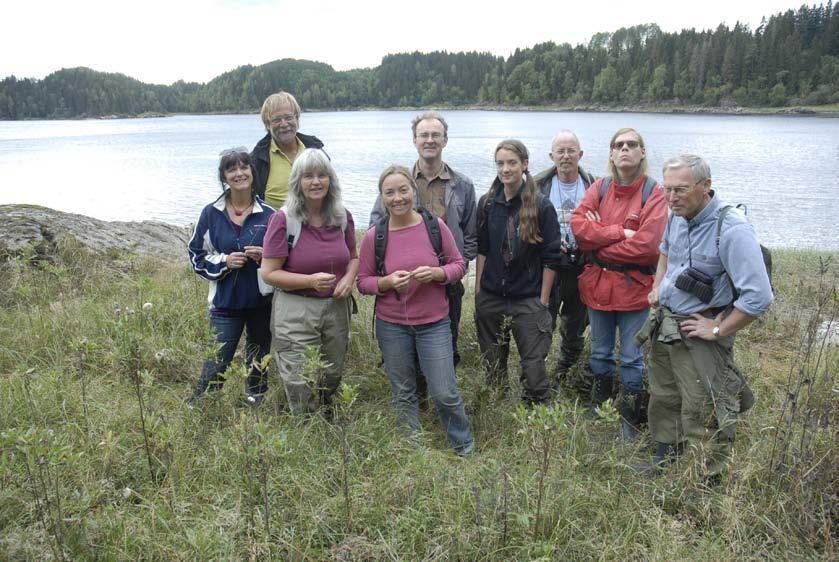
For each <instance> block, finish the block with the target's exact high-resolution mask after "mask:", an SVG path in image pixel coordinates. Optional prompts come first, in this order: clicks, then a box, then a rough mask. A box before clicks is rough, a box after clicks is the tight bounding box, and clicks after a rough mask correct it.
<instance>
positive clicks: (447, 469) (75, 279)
mask: <svg viewBox="0 0 839 562" xmlns="http://www.w3.org/2000/svg"><path fill="white" fill-rule="evenodd" d="M776 254H777V255H776V262H777V265H776V270H777V272H776V274H775V280H774V282H775V286H776V290H777V300H776V303H775V304H774V305H773V307H772V309H771V312H770V313H769V314H768V315H767V317H766V318H765V319H763V320H762V321H760V322H757V323H755V324H753V325H752V326H750V327H749V328H748V329H747V330H746V332H745V333H743V334H741V335H740V336H739V337H738V344H737V350H736V353H737V357H738V360H739V361H740V363H741V365H742V366H743V367H744V370H745V372H746V373H747V376H748V377H749V379H750V381H751V383H752V385H753V387H754V389H755V393H756V395H757V397H758V402H757V405H756V406H755V408H754V410H753V411H752V412H750V413H749V414H748V415H747V416H746V417H745V418H744V419H743V421H742V423H741V424H740V427H739V430H738V439H737V443H736V444H735V456H734V459H733V462H732V465H731V469H730V471H729V473H728V474H727V475H726V477H725V479H724V481H723V484H722V485H721V486H720V487H718V488H716V489H713V490H707V489H704V488H703V487H702V486H700V485H699V484H698V483H697V482H696V481H695V479H694V478H692V477H691V470H689V469H688V468H689V467H682V466H676V467H675V468H674V469H673V470H671V471H669V472H668V473H667V474H665V475H664V476H662V477H661V478H658V479H638V478H636V477H631V476H628V475H627V474H625V471H624V468H625V466H626V465H627V464H631V463H633V462H636V461H638V460H640V459H642V458H643V457H645V456H646V455H647V453H648V451H647V446H648V445H649V443H642V444H640V445H635V446H624V445H622V444H620V443H619V442H617V441H616V439H615V438H616V437H617V436H618V433H619V431H620V428H619V426H618V424H617V421H616V420H615V419H613V418H610V417H608V416H607V418H608V419H606V420H601V421H598V422H594V423H592V422H586V421H584V419H583V416H582V413H583V409H582V407H580V406H577V405H575V404H574V403H572V402H570V401H565V402H563V403H562V404H560V405H559V406H558V408H559V409H558V410H555V411H554V412H552V413H551V412H548V411H544V412H542V411H540V412H537V413H536V414H535V416H531V417H529V418H528V417H527V414H525V413H522V412H519V413H518V414H517V407H518V402H519V401H518V398H517V396H516V392H517V390H518V389H517V388H514V391H513V392H511V393H508V394H498V393H497V392H493V391H492V390H491V389H490V388H488V387H487V385H486V384H485V382H484V380H483V374H482V372H481V370H480V366H479V361H478V352H477V344H476V341H475V335H474V329H473V327H472V324H471V322H470V321H469V319H470V318H472V312H473V310H472V308H471V306H472V305H471V304H470V303H471V299H470V298H468V297H467V298H466V300H465V303H466V307H465V310H464V315H463V317H464V320H463V327H462V331H463V334H462V354H463V356H464V357H463V362H462V364H461V366H460V367H459V368H458V376H459V384H460V388H461V391H462V394H463V397H464V400H465V402H466V404H467V408H468V411H469V413H470V415H471V416H472V419H473V423H474V430H475V438H476V443H477V445H478V452H477V454H476V455H475V456H474V457H472V458H467V459H461V458H459V457H457V456H456V455H455V454H454V453H453V452H451V450H450V448H449V446H448V444H447V443H446V440H445V436H444V434H443V432H442V431H441V430H440V429H439V427H438V425H439V424H438V422H437V419H436V416H434V415H433V413H431V414H427V415H424V416H423V419H422V422H423V427H424V429H425V431H424V433H423V434H422V435H421V436H420V438H418V439H415V440H408V441H406V440H405V439H404V438H403V437H402V436H401V435H400V434H399V433H398V432H397V431H396V430H395V427H394V417H393V414H392V410H391V407H390V405H389V398H390V389H389V384H388V381H387V377H386V376H385V374H384V372H383V371H382V370H381V368H380V367H379V359H378V358H379V353H378V350H377V347H376V342H375V341H374V339H373V337H372V329H371V320H372V302H371V301H370V300H369V299H361V310H360V314H359V315H358V316H356V317H355V318H354V321H353V334H352V340H351V346H350V357H349V360H348V362H347V370H346V375H345V382H346V383H347V384H349V385H351V388H353V393H354V394H353V396H352V397H351V400H350V402H351V405H352V408H351V409H349V408H347V409H344V410H342V411H341V412H340V416H339V417H340V423H339V424H337V425H335V424H331V423H328V422H327V421H326V420H325V419H323V418H322V417H321V416H312V417H302V418H298V417H292V416H290V415H289V414H288V413H287V412H286V410H285V409H284V408H282V407H281V404H282V402H283V398H282V394H281V392H282V388H281V385H280V384H279V381H278V380H277V378H276V376H274V375H272V380H271V391H270V393H271V394H272V396H269V398H268V400H267V401H266V403H265V405H263V406H262V407H261V408H259V409H257V410H251V409H249V408H246V407H244V406H243V405H242V401H241V395H242V393H243V388H244V381H243V377H242V376H237V375H236V373H238V372H239V371H241V373H244V372H245V370H244V367H243V366H242V365H241V363H242V362H243V359H242V357H241V356H238V357H237V359H236V362H237V363H238V365H239V366H238V367H236V366H234V367H232V368H231V375H230V376H229V377H228V380H227V382H226V384H225V385H224V388H223V389H222V390H221V391H220V392H217V393H211V396H210V397H208V399H207V400H204V401H203V402H202V403H201V405H200V406H198V407H196V408H194V409H189V408H187V407H185V405H184V399H185V398H186V397H187V396H188V395H189V391H190V389H191V387H192V384H193V383H194V380H195V377H197V376H198V373H199V370H200V365H201V361H202V360H203V358H204V357H205V356H206V355H207V353H208V350H209V349H210V342H211V339H212V338H211V335H210V331H209V325H208V322H207V319H206V313H205V303H206V300H205V298H206V286H205V285H204V284H203V283H202V282H201V281H200V280H199V279H197V278H196V276H194V275H193V274H192V273H191V272H190V271H188V270H187V269H186V267H176V266H164V267H161V266H160V265H159V264H157V263H150V262H145V261H140V260H128V261H122V262H119V263H116V262H111V261H109V260H107V259H105V258H102V257H100V256H92V255H89V254H86V253H84V252H82V251H80V250H78V249H77V248H73V247H64V248H63V250H62V252H61V254H60V255H59V256H58V258H57V259H56V261H55V263H52V264H49V263H35V262H32V261H30V260H27V259H25V258H16V259H12V260H9V261H6V262H4V263H1V264H0V342H2V345H0V435H2V439H1V440H0V443H1V444H0V446H2V450H0V559H2V560H42V559H54V560H55V559H58V560H61V559H67V560H95V559H106V560H137V559H149V560H197V559H202V560H203V559H225V560H228V559H233V560H237V559H241V560H266V559H276V560H333V559H335V560H565V559H619V558H620V559H632V560H634V559H656V560H669V559H690V560H743V559H746V560H763V559H777V560H789V559H823V560H830V559H836V557H837V555H838V554H839V531H837V529H839V526H837V523H838V522H839V507H837V506H839V497H837V494H839V481H838V480H837V478H838V477H837V474H839V430H837V428H838V427H839V425H837V424H839V419H837V415H839V414H837V412H839V380H837V375H836V373H837V367H839V358H838V357H837V355H838V354H837V350H836V347H835V346H829V345H826V344H824V342H823V341H821V340H820V339H819V331H818V329H816V328H817V327H818V326H820V325H822V323H823V322H824V321H826V320H831V319H832V318H834V317H835V315H836V310H837V308H836V307H837V297H836V293H835V287H836V285H837V283H836V281H837V274H836V264H835V263H834V262H829V261H825V260H826V259H827V258H828V256H826V255H818V254H816V253H808V252H792V251H790V252H776ZM144 303H151V305H152V306H151V307H145V308H144V307H143V304H144ZM126 342H128V343H126ZM129 343H130V345H129ZM126 352H129V353H128V355H126ZM126 357H128V358H129V361H128V362H126V361H127V360H126ZM511 371H513V373H514V372H515V369H511ZM131 373H135V374H136V375H135V376H136V377H137V378H132V376H128V375H131ZM241 373H240V374H241ZM513 376H515V375H514V374H513ZM138 389H139V390H138ZM278 405H280V406H278ZM546 420H547V422H546ZM540 421H541V422H542V425H541V427H542V428H541V429H540V425H539V422H540ZM342 424H344V425H342ZM347 424H349V425H347ZM144 426H145V429H144ZM522 429H524V431H521V430H522Z"/></svg>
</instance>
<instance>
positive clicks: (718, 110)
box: [5, 104, 839, 122]
mask: <svg viewBox="0 0 839 562" xmlns="http://www.w3.org/2000/svg"><path fill="white" fill-rule="evenodd" d="M429 109H435V110H440V111H521V112H534V113H535V112H547V113H651V114H660V115H731V116H739V115H744V116H751V117H754V116H773V117H778V116H782V117H839V104H829V105H822V106H794V107H741V106H726V107H704V106H689V105H666V104H656V105H652V104H651V105H620V106H607V105H574V106H568V105H528V106H522V105H481V104H469V105H429V106H423V107H416V106H398V107H372V106H370V107H355V108H319V109H310V110H304V113H330V112H351V111H424V110H429ZM256 113H259V110H256V109H255V110H253V111H249V112H242V111H219V112H207V113H158V112H145V113H140V114H136V115H128V114H126V115H121V114H111V115H97V116H79V117H69V118H62V119H15V120H5V121H8V122H12V121H85V120H100V121H101V120H104V121H107V120H116V119H157V118H162V117H175V116H178V115H251V114H256Z"/></svg>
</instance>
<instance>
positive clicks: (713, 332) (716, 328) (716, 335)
mask: <svg viewBox="0 0 839 562" xmlns="http://www.w3.org/2000/svg"><path fill="white" fill-rule="evenodd" d="M711 333H712V334H714V337H715V338H718V337H720V325H719V324H717V325H716V326H714V329H713V330H711Z"/></svg>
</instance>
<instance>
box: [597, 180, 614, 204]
mask: <svg viewBox="0 0 839 562" xmlns="http://www.w3.org/2000/svg"><path fill="white" fill-rule="evenodd" d="M610 185H612V176H606V177H605V178H603V181H602V182H600V200H601V201H602V200H603V198H604V197H605V196H606V192H607V191H609V186H610Z"/></svg>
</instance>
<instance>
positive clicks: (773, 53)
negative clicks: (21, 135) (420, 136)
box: [0, 0, 839, 119]
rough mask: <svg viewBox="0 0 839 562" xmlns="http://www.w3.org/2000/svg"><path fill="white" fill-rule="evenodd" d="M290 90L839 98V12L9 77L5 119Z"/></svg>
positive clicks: (169, 109) (180, 107)
mask: <svg viewBox="0 0 839 562" xmlns="http://www.w3.org/2000/svg"><path fill="white" fill-rule="evenodd" d="M280 89H284V90H287V91H290V92H292V93H294V94H295V96H296V97H297V99H298V100H299V101H300V103H301V104H302V105H303V107H304V108H306V109H357V108H368V107H380V108H389V107H405V106H429V105H446V106H463V105H475V104H481V105H487V106H494V105H505V106H540V105H553V106H568V107H573V106H591V105H595V106H605V107H609V106H626V105H639V104H670V105H684V106H704V107H710V108H720V107H723V108H724V107H731V106H749V107H783V106H790V105H823V104H832V103H839V5H834V4H833V2H832V0H831V1H829V2H828V3H827V4H826V5H825V4H821V5H818V6H815V5H814V6H809V7H808V6H806V5H803V6H801V7H800V8H799V9H798V10H788V11H787V12H784V13H778V14H775V15H773V16H771V17H770V18H769V19H766V18H764V19H763V20H762V22H761V24H760V25H759V26H758V27H757V28H756V29H754V30H752V29H749V27H748V26H746V25H742V24H740V23H737V24H735V25H734V26H733V27H728V26H726V25H720V26H718V27H717V28H716V29H714V30H704V31H697V30H695V29H686V30H682V31H680V32H677V33H665V32H663V31H662V30H661V29H660V28H659V27H658V26H657V25H655V24H645V25H638V26H633V27H629V28H621V29H618V30H617V31H614V32H611V33H607V32H604V33H597V34H595V35H594V36H593V37H592V38H591V39H590V40H589V42H588V44H586V45H577V46H572V45H570V44H568V43H560V44H557V43H554V42H547V43H541V44H538V45H535V46H534V47H532V48H528V49H516V51H515V52H514V53H513V54H512V55H510V56H509V57H507V58H504V57H499V56H495V55H492V54H489V53H477V52H469V53H447V52H432V53H420V52H414V53H401V54H394V55H387V56H385V57H384V58H383V59H382V63H381V64H380V65H379V66H378V67H376V68H364V69H356V70H349V71H342V72H339V71H336V70H334V69H333V68H332V67H331V66H329V65H327V64H324V63H318V62H311V61H303V60H294V59H281V60H275V61H273V62H269V63H267V64H263V65H259V66H252V65H245V66H240V67H239V68H236V69H234V70H231V71H229V72H225V73H224V74H221V75H220V76H217V77H216V78H214V79H212V80H211V81H210V82H208V83H206V84H198V83H193V82H191V83H186V82H183V81H179V82H175V83H174V84H172V85H169V86H164V85H154V84H145V83H143V82H140V81H138V80H135V79H133V78H130V77H128V76H125V75H123V74H112V73H103V72H97V71H95V70H91V69H88V68H71V69H62V70H59V71H57V72H54V73H52V74H50V75H49V76H47V77H45V78H44V79H43V80H35V79H30V78H16V77H15V76H9V77H7V78H5V79H3V80H2V81H0V119H41V118H74V117H93V116H103V115H138V114H142V113H146V112H152V113H213V112H219V113H225V112H230V113H233V112H249V111H254V110H256V109H258V108H259V106H260V105H261V103H262V100H263V99H264V98H265V97H266V96H267V95H268V94H270V93H272V92H275V91H277V90H280Z"/></svg>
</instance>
